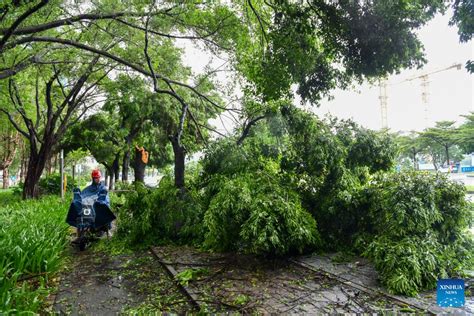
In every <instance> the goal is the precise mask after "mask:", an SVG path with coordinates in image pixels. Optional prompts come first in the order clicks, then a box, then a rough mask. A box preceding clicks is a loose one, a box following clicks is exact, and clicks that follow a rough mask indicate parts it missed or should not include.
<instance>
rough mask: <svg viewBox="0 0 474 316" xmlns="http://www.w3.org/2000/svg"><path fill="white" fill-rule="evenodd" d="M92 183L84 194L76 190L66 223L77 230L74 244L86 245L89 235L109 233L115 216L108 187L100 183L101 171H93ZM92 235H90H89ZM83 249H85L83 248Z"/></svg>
mask: <svg viewBox="0 0 474 316" xmlns="http://www.w3.org/2000/svg"><path fill="white" fill-rule="evenodd" d="M91 177H92V183H91V184H90V185H89V186H87V187H86V188H85V189H84V190H83V191H82V192H81V190H80V189H79V188H76V189H74V198H73V201H72V203H71V206H70V207H69V212H68V215H67V218H66V222H67V223H68V224H69V225H71V226H74V227H76V228H77V237H78V238H76V240H74V241H73V243H78V244H80V245H85V243H86V242H87V238H84V236H86V235H87V234H88V233H86V232H92V233H95V234H96V235H99V234H103V232H108V231H109V230H110V229H111V223H112V221H113V220H115V215H114V214H113V213H112V211H111V210H110V199H109V195H108V192H107V189H106V187H105V186H104V185H103V184H102V183H101V182H100V178H101V174H100V170H97V169H96V170H93V171H92V174H91ZM89 235H90V234H89ZM82 248H83V247H82Z"/></svg>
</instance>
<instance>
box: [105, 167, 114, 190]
mask: <svg viewBox="0 0 474 316" xmlns="http://www.w3.org/2000/svg"><path fill="white" fill-rule="evenodd" d="M107 178H108V180H107ZM107 183H108V187H109V190H113V189H114V170H113V168H112V167H110V166H109V167H106V177H105V185H106V186H107Z"/></svg>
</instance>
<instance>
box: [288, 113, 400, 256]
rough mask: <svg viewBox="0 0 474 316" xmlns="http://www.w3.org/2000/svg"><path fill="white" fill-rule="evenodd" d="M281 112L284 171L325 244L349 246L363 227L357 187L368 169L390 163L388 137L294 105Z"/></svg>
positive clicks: (367, 176) (386, 166)
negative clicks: (285, 138)
mask: <svg viewBox="0 0 474 316" xmlns="http://www.w3.org/2000/svg"><path fill="white" fill-rule="evenodd" d="M282 113H283V116H284V118H285V119H286V121H287V122H288V123H287V126H288V134H289V135H288V136H289V146H288V148H287V149H286V151H285V156H283V158H282V169H283V170H285V172H286V176H287V177H288V180H289V182H290V183H292V184H293V186H294V187H295V189H296V190H297V191H298V193H299V194H300V196H301V199H302V203H303V207H304V208H305V209H307V210H308V211H310V212H311V214H312V215H313V216H314V218H315V219H316V221H317V222H318V229H319V231H320V233H321V236H323V238H324V242H325V245H326V248H328V249H332V250H334V249H341V248H348V247H349V248H350V247H351V246H350V245H352V243H353V242H354V235H355V234H356V233H357V232H359V231H361V230H364V229H363V228H364V227H365V226H366V225H367V224H366V217H367V216H366V213H367V207H366V204H367V203H366V201H364V199H363V197H361V196H360V194H361V189H362V188H363V187H364V185H365V184H366V183H367V182H368V180H369V179H370V174H371V173H373V172H376V171H385V170H387V169H389V168H391V166H392V165H393V162H394V159H395V156H396V150H395V146H394V143H393V141H392V139H391V137H390V136H389V135H387V134H385V133H375V132H373V131H368V130H366V129H364V128H362V127H360V126H358V125H357V124H355V123H353V122H351V121H337V120H334V119H333V120H331V121H330V122H329V124H328V123H325V122H323V121H321V120H319V119H318V118H317V117H316V116H314V115H312V114H309V113H305V112H303V111H301V110H298V109H296V108H292V107H289V108H283V111H282ZM335 219H337V221H336V220H335Z"/></svg>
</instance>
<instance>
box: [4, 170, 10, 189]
mask: <svg viewBox="0 0 474 316" xmlns="http://www.w3.org/2000/svg"><path fill="white" fill-rule="evenodd" d="M9 187H10V179H9V174H8V167H4V168H3V188H4V189H8V188H9Z"/></svg>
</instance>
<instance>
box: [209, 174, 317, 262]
mask: <svg viewBox="0 0 474 316" xmlns="http://www.w3.org/2000/svg"><path fill="white" fill-rule="evenodd" d="M210 187H213V188H217V190H216V191H217V192H216V193H215V194H213V196H212V197H211V199H210V203H209V207H208V209H207V211H206V213H205V216H204V226H205V229H206V240H205V245H206V246H207V247H208V248H210V249H213V250H217V251H230V250H234V251H240V252H245V253H253V254H264V255H285V254H288V253H290V252H299V253H301V252H302V251H303V250H305V249H308V248H313V247H315V246H316V245H317V244H318V242H319V235H318V232H317V229H316V221H315V220H314V219H313V218H312V217H311V215H310V214H309V213H308V212H307V211H305V210H304V209H303V208H302V207H301V202H300V199H299V197H298V195H297V194H296V193H295V192H293V191H291V190H288V189H287V188H285V187H284V186H282V185H281V183H280V181H279V179H278V177H276V175H275V174H270V175H269V174H265V173H263V172H261V173H244V174H241V175H238V176H236V177H233V178H226V177H219V176H217V177H216V178H215V179H214V180H213V181H212V183H211V184H210Z"/></svg>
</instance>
